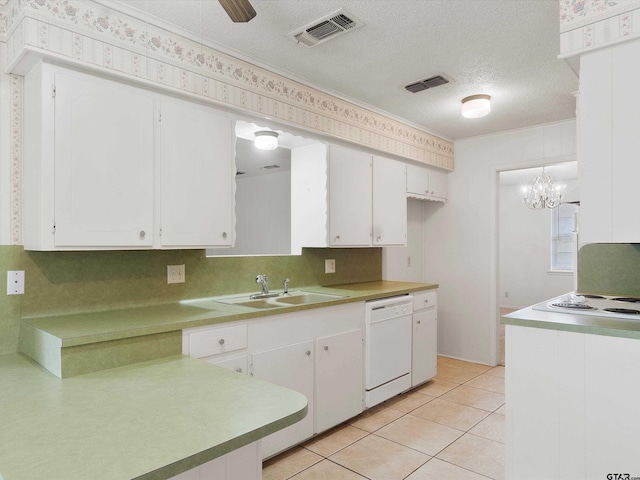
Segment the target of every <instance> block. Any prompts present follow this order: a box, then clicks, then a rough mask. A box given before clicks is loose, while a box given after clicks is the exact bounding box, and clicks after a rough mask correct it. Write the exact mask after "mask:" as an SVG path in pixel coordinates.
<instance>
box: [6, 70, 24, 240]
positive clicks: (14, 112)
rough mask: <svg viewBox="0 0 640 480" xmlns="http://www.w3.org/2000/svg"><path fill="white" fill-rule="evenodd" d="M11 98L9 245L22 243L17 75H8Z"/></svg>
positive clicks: (20, 117)
mask: <svg viewBox="0 0 640 480" xmlns="http://www.w3.org/2000/svg"><path fill="white" fill-rule="evenodd" d="M9 81H10V87H9V89H10V98H11V113H10V120H9V121H10V124H11V145H10V153H9V155H10V158H11V165H10V170H9V172H10V173H9V175H10V177H11V179H10V182H11V183H10V185H11V187H10V192H9V198H10V200H9V202H10V205H11V214H10V215H11V216H10V219H9V222H10V223H9V224H10V241H11V245H22V90H23V88H22V87H23V79H22V77H19V76H17V75H10V78H9Z"/></svg>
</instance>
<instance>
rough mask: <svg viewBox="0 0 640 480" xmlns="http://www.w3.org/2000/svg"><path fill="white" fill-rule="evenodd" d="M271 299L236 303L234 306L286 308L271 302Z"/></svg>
mask: <svg viewBox="0 0 640 480" xmlns="http://www.w3.org/2000/svg"><path fill="white" fill-rule="evenodd" d="M270 300H271V299H259V300H249V301H247V302H234V305H241V306H243V307H251V308H278V307H284V305H278V304H277V303H275V302H272V301H270Z"/></svg>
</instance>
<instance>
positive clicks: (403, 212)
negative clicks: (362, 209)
mask: <svg viewBox="0 0 640 480" xmlns="http://www.w3.org/2000/svg"><path fill="white" fill-rule="evenodd" d="M406 187H407V171H406V167H405V165H404V164H403V163H400V162H396V161H394V160H391V159H388V158H383V157H373V245H406V244H407V193H406Z"/></svg>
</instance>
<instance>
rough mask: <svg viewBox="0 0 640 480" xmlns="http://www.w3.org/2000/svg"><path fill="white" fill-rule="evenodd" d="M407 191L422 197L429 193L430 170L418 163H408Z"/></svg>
mask: <svg viewBox="0 0 640 480" xmlns="http://www.w3.org/2000/svg"><path fill="white" fill-rule="evenodd" d="M407 193H412V194H414V195H419V196H421V197H426V196H427V195H429V170H427V169H426V168H424V167H419V166H417V165H410V164H408V165H407Z"/></svg>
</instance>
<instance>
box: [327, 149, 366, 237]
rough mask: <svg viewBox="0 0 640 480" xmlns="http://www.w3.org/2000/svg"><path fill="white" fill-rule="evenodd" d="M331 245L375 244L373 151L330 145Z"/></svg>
mask: <svg viewBox="0 0 640 480" xmlns="http://www.w3.org/2000/svg"><path fill="white" fill-rule="evenodd" d="M328 191H329V246H332V247H340V246H362V247H366V246H369V245H371V215H372V207H371V205H372V193H371V191H372V188H371V155H367V154H366V153H364V152H360V151H358V150H352V149H350V148H344V147H337V146H335V145H330V146H329V185H328Z"/></svg>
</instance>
